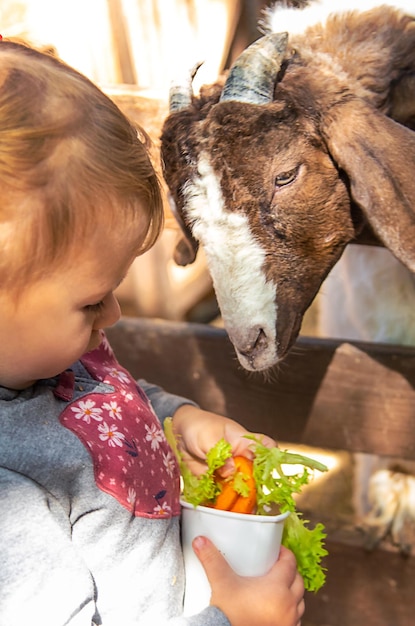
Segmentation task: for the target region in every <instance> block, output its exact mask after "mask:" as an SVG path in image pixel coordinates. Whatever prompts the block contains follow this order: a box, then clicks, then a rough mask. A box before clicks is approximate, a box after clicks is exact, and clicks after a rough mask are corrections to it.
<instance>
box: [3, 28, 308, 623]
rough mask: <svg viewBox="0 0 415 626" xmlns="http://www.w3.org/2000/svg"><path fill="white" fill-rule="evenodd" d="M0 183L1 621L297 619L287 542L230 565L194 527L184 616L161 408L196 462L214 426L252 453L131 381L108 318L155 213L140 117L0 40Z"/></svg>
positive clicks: (157, 224)
mask: <svg viewBox="0 0 415 626" xmlns="http://www.w3.org/2000/svg"><path fill="white" fill-rule="evenodd" d="M0 191H1V196H0V245H1V251H2V252H1V256H0V423H1V439H0V507H1V511H0V513H1V514H0V537H1V539H0V564H1V565H0V585H1V587H0V623H1V624H2V625H4V626H28V625H29V624H41V625H42V626H64V625H66V626H93V625H96V626H99V625H102V626H138V625H150V624H151V625H154V626H163V625H168V626H174V625H176V626H179V625H185V624H189V625H194V626H197V625H204V626H208V625H217V626H222V625H223V626H225V625H228V626H229V624H232V626H254V625H255V626H268V625H275V626H296V625H297V624H299V623H300V618H301V616H302V614H303V611H304V601H303V594H304V588H303V583H302V579H301V577H300V576H299V574H298V572H297V570H296V564H295V559H294V557H293V555H292V553H291V552H290V551H288V550H285V549H282V551H281V556H280V559H279V560H278V562H277V563H276V564H275V566H274V567H273V568H272V570H271V571H270V572H269V573H268V574H267V575H266V576H263V577H261V578H241V577H239V576H237V575H236V574H235V573H234V572H233V571H232V569H231V568H230V567H229V566H228V565H227V563H226V561H225V560H224V559H223V557H222V555H221V554H220V553H219V552H218V551H217V550H216V548H215V547H214V546H213V545H212V544H211V543H210V542H209V541H208V540H207V539H206V538H203V537H199V538H197V539H196V540H195V542H194V549H195V551H196V554H197V555H198V557H199V558H200V560H201V563H202V565H203V567H204V568H205V571H206V573H207V576H208V578H209V580H210V583H211V587H212V597H211V604H210V606H208V607H206V608H205V609H204V610H203V611H202V612H201V613H200V614H198V615H194V616H192V617H187V618H185V617H183V615H182V601H183V592H184V582H185V581H184V570H183V562H182V554H181V546H180V527H179V523H180V505H179V473H178V467H177V463H176V460H175V458H174V456H173V453H172V451H171V450H170V448H169V446H168V444H167V442H166V440H165V438H164V435H163V428H162V424H163V419H164V418H165V417H167V416H173V427H174V430H175V432H176V433H177V435H178V436H179V438H180V441H181V446H182V448H183V454H185V455H187V458H188V459H189V460H191V463H192V469H193V470H194V471H196V472H201V471H203V470H204V467H205V465H204V459H205V455H206V452H207V451H208V450H209V449H210V448H211V447H212V446H213V445H214V444H215V443H216V442H217V441H218V439H220V438H221V437H225V438H226V439H227V440H228V441H229V442H230V443H231V445H232V447H233V451H234V454H245V455H247V456H249V455H250V452H249V450H248V449H247V446H248V444H249V442H248V441H247V440H246V439H244V437H243V436H244V434H245V433H246V431H245V429H244V428H242V426H240V425H238V424H237V423H236V422H234V421H233V420H230V419H228V418H225V417H221V416H219V415H214V414H212V413H208V412H205V411H202V410H201V409H200V408H199V407H197V406H196V405H194V404H193V403H192V402H191V401H190V400H187V399H185V398H181V397H177V396H174V395H171V394H168V393H166V392H164V391H163V390H162V389H160V388H159V387H157V386H156V385H151V384H149V383H147V382H145V381H139V383H137V382H136V381H134V380H133V379H132V378H131V376H130V375H129V373H128V372H127V371H126V370H125V369H123V368H122V367H121V366H120V365H119V364H118V362H117V361H116V359H115V357H114V354H113V353H112V351H111V348H110V346H109V344H108V342H107V340H106V337H105V334H104V331H103V329H104V328H105V327H107V326H109V325H111V324H113V323H114V322H115V321H116V320H117V319H118V318H119V315H120V310H119V306H118V303H117V301H116V299H115V297H114V290H115V289H116V287H117V286H118V285H119V284H120V282H121V281H122V279H123V278H124V276H125V275H126V272H127V271H128V268H129V267H130V265H131V263H132V261H133V260H134V258H135V257H136V256H137V255H139V254H142V253H143V252H144V251H146V250H147V249H148V248H150V247H151V246H152V244H153V243H154V242H155V240H156V239H157V237H158V235H159V233H160V230H161V228H162V225H163V209H162V198H161V193H160V187H159V183H158V180H157V177H156V175H155V173H154V170H153V168H152V165H151V163H150V160H149V157H148V153H147V146H146V136H145V133H144V131H141V130H140V132H139V133H137V130H136V129H134V128H133V126H132V125H131V124H130V123H129V122H128V120H127V119H126V117H125V116H124V115H123V114H122V113H121V112H120V110H119V109H118V108H117V107H116V106H115V104H114V103H113V102H112V101H111V100H110V99H109V98H107V97H106V96H105V95H104V94H103V93H102V92H101V91H100V90H99V89H98V88H97V87H95V86H94V85H93V84H92V83H91V82H90V81H89V80H88V79H86V78H85V77H83V76H82V75H80V74H79V73H77V72H76V71H75V70H73V69H71V68H70V67H68V66H67V65H65V64H63V63H62V62H60V61H59V60H57V59H56V58H54V57H52V56H48V55H46V54H42V53H40V52H37V51H35V50H33V49H31V48H29V47H27V46H24V45H22V44H18V43H15V42H12V41H6V40H3V41H1V42H0ZM263 440H264V441H265V442H266V443H267V445H273V442H272V440H270V439H268V438H266V437H263ZM228 471H229V468H228Z"/></svg>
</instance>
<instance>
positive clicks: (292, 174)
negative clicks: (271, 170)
mask: <svg viewBox="0 0 415 626" xmlns="http://www.w3.org/2000/svg"><path fill="white" fill-rule="evenodd" d="M297 174H298V167H296V168H294V169H293V170H290V171H289V172H282V173H281V174H278V175H277V176H276V177H275V186H276V187H284V186H285V185H289V184H290V183H292V182H293V181H294V180H295V179H296V178H297Z"/></svg>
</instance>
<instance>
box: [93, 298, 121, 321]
mask: <svg viewBox="0 0 415 626" xmlns="http://www.w3.org/2000/svg"><path fill="white" fill-rule="evenodd" d="M120 316H121V309H120V305H119V304H118V300H117V298H116V297H115V296H114V294H113V293H110V294H108V295H107V296H106V297H105V298H104V300H103V307H102V309H101V311H100V312H99V315H98V316H97V318H96V320H95V324H94V329H95V330H99V329H101V328H108V326H112V325H113V324H115V322H117V321H118V320H119V319H120Z"/></svg>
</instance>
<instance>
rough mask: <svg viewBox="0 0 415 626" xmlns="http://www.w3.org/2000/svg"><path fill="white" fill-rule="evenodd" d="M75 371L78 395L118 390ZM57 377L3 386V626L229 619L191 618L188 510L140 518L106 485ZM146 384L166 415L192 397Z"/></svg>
mask: <svg viewBox="0 0 415 626" xmlns="http://www.w3.org/2000/svg"><path fill="white" fill-rule="evenodd" d="M72 370H73V372H74V374H75V391H74V397H75V398H79V397H82V396H85V395H86V394H87V393H90V392H93V391H96V389H97V388H99V390H100V391H102V390H103V389H104V390H105V389H106V388H108V392H111V391H113V389H112V388H111V387H110V386H109V385H105V384H103V383H102V382H97V380H95V379H94V378H92V377H91V375H90V374H89V372H88V371H87V370H86V369H85V368H84V367H83V365H82V363H80V362H78V363H76V364H75V365H74V366H73V368H72ZM57 383H58V380H57V378H56V379H49V380H43V381H38V382H37V383H36V384H35V385H33V386H32V387H30V388H28V389H25V390H23V391H14V390H10V389H6V388H4V387H0V420H1V438H0V626H30V625H31V624H33V625H35V624H36V625H37V624H39V625H40V624H41V625H42V626H64V625H70V626H91V625H101V624H102V625H103V626H138V625H140V626H144V625H145V626H147V625H150V624H151V625H152V626H163V625H168V626H182V625H185V624H188V625H194V626H199V625H204V626H209V625H215V626H222V625H223V626H229V621H228V619H227V618H226V617H225V615H224V614H223V613H222V612H221V611H219V610H218V609H217V608H215V607H207V608H206V609H204V610H203V611H202V612H201V613H199V614H198V615H195V616H192V617H183V615H182V600H183V590H184V569H183V561H182V552H181V546H180V518H179V517H178V516H173V517H168V518H163V519H147V518H145V517H134V516H133V515H132V514H131V512H130V511H128V510H127V509H126V508H125V507H124V506H122V505H121V504H120V503H119V502H118V500H117V499H116V498H115V497H113V496H112V495H109V494H108V493H106V492H104V491H103V490H101V489H100V488H98V487H97V484H96V482H95V478H94V467H93V462H92V458H91V455H90V453H89V451H88V449H87V447H86V446H85V445H84V444H83V443H82V442H81V440H80V439H79V437H78V436H77V435H76V434H74V433H73V432H71V431H70V430H68V429H67V428H65V427H64V426H63V425H62V424H61V423H60V421H59V415H60V414H61V413H62V411H63V409H65V408H66V406H67V404H68V401H65V400H63V399H61V398H58V397H56V395H55V394H54V390H56V386H57ZM140 385H141V387H142V388H143V389H144V390H145V392H146V394H147V396H148V398H149V399H150V402H151V404H152V406H153V408H154V411H155V412H156V414H157V416H158V418H159V419H160V420H161V421H163V419H164V418H165V417H167V416H168V415H172V414H173V413H174V412H175V410H176V409H177V408H178V407H179V406H180V405H181V404H183V403H188V401H187V400H185V399H184V398H180V397H177V396H173V395H170V394H168V393H165V392H164V391H163V390H161V389H160V388H159V387H156V386H154V385H149V384H148V383H146V382H144V381H140Z"/></svg>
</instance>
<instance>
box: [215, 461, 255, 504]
mask: <svg viewBox="0 0 415 626" xmlns="http://www.w3.org/2000/svg"><path fill="white" fill-rule="evenodd" d="M234 463H235V475H236V474H238V473H240V474H242V475H243V479H244V482H245V484H246V486H247V487H248V489H249V493H248V495H247V496H242V495H241V494H240V493H238V492H237V491H235V489H234V479H233V478H231V479H230V480H229V479H226V480H221V481H220V484H221V487H222V491H221V492H220V494H219V495H218V496H217V498H216V501H215V504H214V508H215V509H221V510H223V511H234V512H236V513H252V512H253V510H254V508H255V504H256V488H255V481H254V478H253V475H252V469H253V463H252V461H251V460H249V459H247V458H246V457H244V456H235V457H234Z"/></svg>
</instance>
